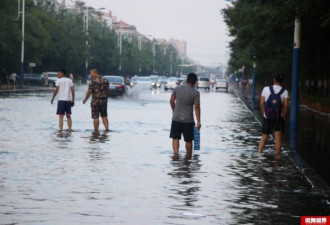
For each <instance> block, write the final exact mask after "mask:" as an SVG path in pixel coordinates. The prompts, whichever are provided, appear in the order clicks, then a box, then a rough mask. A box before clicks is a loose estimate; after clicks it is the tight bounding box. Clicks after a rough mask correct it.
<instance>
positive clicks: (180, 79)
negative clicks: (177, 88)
mask: <svg viewBox="0 0 330 225" xmlns="http://www.w3.org/2000/svg"><path fill="white" fill-rule="evenodd" d="M186 80H187V79H184V78H182V77H180V78H179V79H178V81H179V85H184V84H186Z"/></svg>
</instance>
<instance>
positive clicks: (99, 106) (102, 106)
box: [91, 101, 108, 119]
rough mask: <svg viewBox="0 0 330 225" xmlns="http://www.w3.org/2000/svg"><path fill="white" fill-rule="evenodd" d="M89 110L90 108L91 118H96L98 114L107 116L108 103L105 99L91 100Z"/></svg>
mask: <svg viewBox="0 0 330 225" xmlns="http://www.w3.org/2000/svg"><path fill="white" fill-rule="evenodd" d="M91 110H92V119H97V118H99V117H100V116H101V117H108V103H107V102H106V101H103V102H92V103H91Z"/></svg>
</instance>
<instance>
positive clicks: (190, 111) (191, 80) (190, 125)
mask: <svg viewBox="0 0 330 225" xmlns="http://www.w3.org/2000/svg"><path fill="white" fill-rule="evenodd" d="M196 82H197V75H196V74H194V73H190V74H189V75H188V77H187V84H186V85H180V86H178V87H176V88H175V89H174V91H173V93H172V96H171V100H170V103H171V108H172V110H173V117H172V126H171V134H170V138H172V139H173V150H174V154H175V155H178V154H179V146H180V140H181V135H182V134H183V137H184V141H185V142H186V150H187V157H189V158H190V157H191V155H192V141H193V140H194V126H195V122H194V108H195V114H196V119H197V124H196V127H197V129H198V130H199V129H200V128H201V120H200V115H201V110H200V95H199V91H197V90H196V89H195V88H194V86H195V84H196Z"/></svg>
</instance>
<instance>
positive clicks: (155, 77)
mask: <svg viewBox="0 0 330 225" xmlns="http://www.w3.org/2000/svg"><path fill="white" fill-rule="evenodd" d="M150 79H151V82H152V86H153V87H154V88H160V79H159V76H158V75H150Z"/></svg>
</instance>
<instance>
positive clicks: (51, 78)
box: [42, 72, 58, 87]
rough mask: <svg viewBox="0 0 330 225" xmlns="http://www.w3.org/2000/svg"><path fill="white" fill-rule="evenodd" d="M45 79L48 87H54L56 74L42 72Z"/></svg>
mask: <svg viewBox="0 0 330 225" xmlns="http://www.w3.org/2000/svg"><path fill="white" fill-rule="evenodd" d="M42 74H43V75H44V77H45V79H46V78H47V83H48V87H55V84H56V81H57V79H58V77H57V72H43V73H42Z"/></svg>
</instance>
